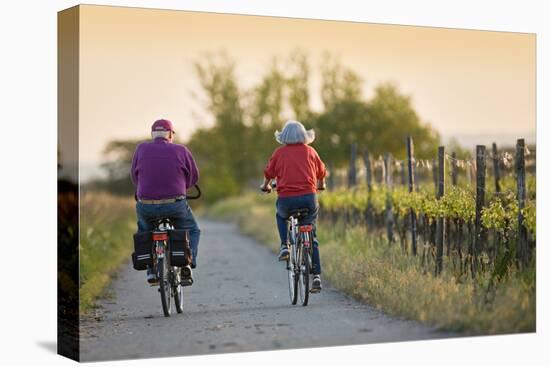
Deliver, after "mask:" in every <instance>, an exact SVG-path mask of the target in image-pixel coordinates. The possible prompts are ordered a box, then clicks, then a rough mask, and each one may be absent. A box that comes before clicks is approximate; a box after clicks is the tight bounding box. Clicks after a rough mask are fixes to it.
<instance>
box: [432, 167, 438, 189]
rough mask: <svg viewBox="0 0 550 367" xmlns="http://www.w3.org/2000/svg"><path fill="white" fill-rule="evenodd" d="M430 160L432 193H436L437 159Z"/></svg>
mask: <svg viewBox="0 0 550 367" xmlns="http://www.w3.org/2000/svg"><path fill="white" fill-rule="evenodd" d="M431 162H432V178H433V181H434V193H435V194H436V195H437V189H438V183H437V180H438V177H437V164H436V162H437V160H436V159H432V161H431Z"/></svg>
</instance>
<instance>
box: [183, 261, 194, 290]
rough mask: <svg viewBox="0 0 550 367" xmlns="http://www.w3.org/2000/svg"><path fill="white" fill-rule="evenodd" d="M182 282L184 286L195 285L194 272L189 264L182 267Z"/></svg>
mask: <svg viewBox="0 0 550 367" xmlns="http://www.w3.org/2000/svg"><path fill="white" fill-rule="evenodd" d="M180 284H181V285H182V286H184V287H187V286H190V285H193V272H192V271H191V267H190V266H189V265H187V266H184V267H183V268H181V281H180Z"/></svg>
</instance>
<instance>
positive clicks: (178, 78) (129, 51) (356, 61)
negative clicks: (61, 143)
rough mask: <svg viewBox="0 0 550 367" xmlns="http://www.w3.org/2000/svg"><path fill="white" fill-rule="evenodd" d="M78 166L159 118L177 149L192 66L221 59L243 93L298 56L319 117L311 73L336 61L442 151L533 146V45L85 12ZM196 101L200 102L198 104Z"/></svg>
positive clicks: (285, 21)
mask: <svg viewBox="0 0 550 367" xmlns="http://www.w3.org/2000/svg"><path fill="white" fill-rule="evenodd" d="M80 24H81V33H80V62H81V64H80V75H81V79H80V160H81V162H82V163H83V165H84V166H85V167H91V166H93V165H96V164H97V163H98V162H100V160H101V152H102V150H103V148H104V146H105V144H106V143H107V142H108V141H110V140H112V139H124V138H131V137H143V136H146V135H147V134H148V133H149V128H150V125H151V123H152V122H153V121H154V120H155V119H157V118H160V117H164V118H168V119H170V120H172V121H173V122H174V124H175V127H176V131H177V133H178V134H179V135H180V137H182V138H183V139H186V138H187V137H189V136H190V133H191V132H192V131H193V130H194V129H196V128H197V127H199V126H204V125H208V123H209V119H208V117H207V116H206V115H205V114H204V106H203V105H202V104H201V103H200V102H199V101H197V100H196V99H195V98H193V97H192V96H191V91H195V92H196V91H197V90H199V89H200V88H199V84H198V80H197V77H196V75H195V73H194V72H193V67H192V63H193V62H194V61H200V60H201V59H203V58H204V57H203V54H204V53H205V52H215V51H219V50H225V51H226V52H227V53H228V54H229V55H230V56H231V57H232V58H233V59H234V60H235V61H236V64H237V76H238V78H239V82H240V83H241V85H242V86H243V87H244V88H247V87H248V88H249V87H250V86H252V85H254V84H255V83H256V82H257V81H259V79H260V77H261V76H262V74H263V72H264V71H265V70H266V69H267V68H268V65H269V63H270V60H271V59H272V57H273V56H278V57H281V58H284V57H287V56H288V55H289V54H290V52H291V51H292V50H294V49H296V48H299V49H301V50H303V51H305V52H306V53H307V54H308V56H309V59H310V62H311V66H312V69H313V70H312V71H313V72H314V74H313V75H312V83H311V93H312V94H313V95H312V107H313V108H314V109H319V108H320V107H321V104H320V98H319V96H318V91H319V84H320V82H319V76H318V71H319V66H320V61H321V57H322V55H323V52H324V51H329V52H331V53H333V54H334V55H337V56H338V57H339V59H340V61H341V63H342V64H344V65H345V66H347V67H350V68H352V69H353V70H354V71H356V72H357V73H358V74H359V75H360V76H361V77H362V78H363V79H364V81H365V84H364V94H365V97H367V98H368V97H370V96H371V95H372V91H373V88H374V87H375V86H376V85H377V84H379V83H381V82H384V81H393V82H395V83H396V84H397V85H398V86H399V88H400V90H401V91H402V92H403V93H405V94H409V95H411V96H412V99H413V105H414V107H415V109H416V111H417V112H418V114H419V115H420V117H421V119H422V120H423V121H427V122H429V123H430V124H432V125H433V126H434V127H435V128H436V129H437V130H438V131H439V132H440V133H441V134H442V136H443V138H444V140H447V139H449V138H450V137H452V136H456V137H458V138H459V139H460V141H461V142H463V143H465V144H472V145H473V144H475V143H485V144H488V143H490V142H491V141H493V140H496V141H497V142H499V143H501V142H502V143H505V142H509V144H513V143H514V142H515V138H517V137H525V138H527V140H528V141H533V140H534V131H535V112H536V111H535V82H536V75H535V61H536V54H535V52H536V51H535V35H533V34H518V33H508V32H487V31H469V30H456V29H444V28H430V27H407V26H393V25H380V24H368V23H354V22H335V21H320V20H303V19H289V18H275V17H255V16H241V15H223V14H208V13H193V12H184V11H172V10H169V11H168V10H150V9H137V8H117V7H106V6H82V8H81V18H80ZM199 97H200V96H199Z"/></svg>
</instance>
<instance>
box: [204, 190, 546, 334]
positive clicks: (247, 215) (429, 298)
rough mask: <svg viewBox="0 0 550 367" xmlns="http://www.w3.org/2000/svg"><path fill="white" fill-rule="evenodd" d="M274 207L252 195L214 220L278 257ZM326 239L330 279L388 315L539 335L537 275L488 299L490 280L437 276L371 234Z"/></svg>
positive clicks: (518, 279) (225, 205)
mask: <svg viewBox="0 0 550 367" xmlns="http://www.w3.org/2000/svg"><path fill="white" fill-rule="evenodd" d="M274 200H275V197H274V195H272V196H270V197H266V196H260V195H258V194H247V195H244V196H243V197H240V198H231V199H227V200H223V201H221V202H219V203H217V204H215V205H214V206H212V207H211V208H210V209H209V210H208V211H207V214H208V215H210V216H212V217H215V218H219V219H224V220H235V221H237V222H238V224H239V226H240V228H241V230H242V232H243V233H245V234H247V235H251V236H253V237H255V238H256V239H258V240H260V241H261V242H263V243H266V244H268V245H269V246H270V248H272V249H273V251H277V250H278V243H279V240H278V236H277V231H276V226H275V218H274V213H275V212H274ZM259 224H261V225H259ZM318 236H319V241H320V249H321V261H322V264H323V276H324V278H326V279H327V280H328V281H329V282H330V284H331V285H332V286H334V287H336V288H338V289H340V290H342V291H344V292H346V293H348V294H350V295H352V296H354V297H355V298H357V299H360V300H362V301H366V302H368V303H369V304H371V305H373V306H375V307H377V308H378V309H380V310H383V311H384V312H387V313H390V314H393V315H398V316H401V317H405V318H409V319H414V320H420V321H424V322H427V323H429V324H432V325H434V326H436V327H439V328H441V329H444V330H451V331H458V332H462V333H464V334H471V335H475V334H501V333H515V332H532V331H535V317H536V312H535V274H534V273H535V272H534V268H532V269H529V270H528V271H525V272H522V273H518V272H516V271H511V273H510V275H509V276H508V278H506V279H504V280H502V281H501V282H499V283H498V284H497V286H496V287H495V288H494V289H493V290H491V291H490V292H488V291H487V289H488V288H489V287H488V284H489V274H485V275H481V276H479V277H478V278H476V279H475V280H473V279H471V278H468V277H466V278H460V279H456V278H454V276H453V272H451V271H449V272H446V271H444V272H443V274H442V276H440V277H434V276H433V275H432V274H431V272H430V271H429V270H428V269H430V270H431V269H432V268H433V267H432V264H430V265H429V268H426V267H423V266H422V265H421V262H420V259H419V258H418V257H417V258H415V257H412V256H407V255H404V254H403V253H402V252H401V250H400V248H399V246H398V245H394V246H389V245H388V243H387V242H385V241H384V240H382V239H381V236H376V235H368V234H367V233H366V231H365V229H364V228H360V227H347V228H344V227H342V226H330V227H329V226H328V225H323V223H320V225H319V229H318ZM447 265H449V264H447Z"/></svg>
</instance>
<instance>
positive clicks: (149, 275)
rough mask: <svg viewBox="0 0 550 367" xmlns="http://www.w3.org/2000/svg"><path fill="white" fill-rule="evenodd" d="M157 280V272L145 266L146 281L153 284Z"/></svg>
mask: <svg viewBox="0 0 550 367" xmlns="http://www.w3.org/2000/svg"><path fill="white" fill-rule="evenodd" d="M158 281H159V280H158V278H157V274H156V273H155V272H153V270H152V269H151V268H147V283H149V284H155V283H158Z"/></svg>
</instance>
